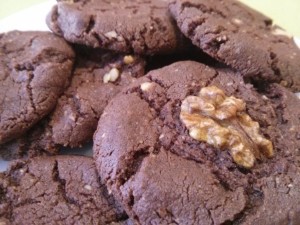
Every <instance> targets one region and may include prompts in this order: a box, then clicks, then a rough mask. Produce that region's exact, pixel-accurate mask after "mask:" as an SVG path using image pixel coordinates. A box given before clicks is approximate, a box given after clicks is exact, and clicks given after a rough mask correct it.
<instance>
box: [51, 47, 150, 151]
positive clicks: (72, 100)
mask: <svg viewBox="0 0 300 225" xmlns="http://www.w3.org/2000/svg"><path fill="white" fill-rule="evenodd" d="M144 67H145V61H144V60H143V59H142V58H141V57H139V56H134V55H126V54H118V53H114V52H111V51H104V50H92V49H85V48H84V49H81V50H80V51H79V50H78V59H77V62H76V65H75V69H74V72H73V77H72V81H71V84H70V86H69V87H68V89H67V90H66V91H65V92H64V93H63V95H62V96H61V97H60V99H59V101H58V104H57V106H56V108H55V110H54V112H53V113H52V115H51V116H50V120H49V128H48V132H51V139H52V141H53V143H54V144H58V145H61V146H69V147H80V146H81V145H83V144H85V143H87V142H89V141H91V140H92V137H93V134H94V132H95V130H96V128H97V124H98V120H99V118H100V116H101V114H102V112H103V110H104V108H105V106H106V105H107V104H108V102H109V101H110V100H111V99H112V97H114V96H115V95H116V94H117V93H119V92H120V91H121V90H122V88H124V87H127V86H129V85H130V84H131V83H132V82H134V81H135V80H136V79H137V78H138V77H141V76H143V75H144V69H145V68H144Z"/></svg>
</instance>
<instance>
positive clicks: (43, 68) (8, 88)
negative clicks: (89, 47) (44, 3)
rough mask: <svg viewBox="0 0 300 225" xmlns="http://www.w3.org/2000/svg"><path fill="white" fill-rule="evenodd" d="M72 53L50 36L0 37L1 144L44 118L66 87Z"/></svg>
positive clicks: (13, 32) (46, 33)
mask: <svg viewBox="0 0 300 225" xmlns="http://www.w3.org/2000/svg"><path fill="white" fill-rule="evenodd" d="M73 60H74V52H73V50H72V49H71V47H70V46H69V45H68V44H67V43H66V42H65V41H64V40H63V39H61V38H60V37H57V36H56V35H54V34H52V33H50V32H19V31H12V32H9V33H5V34H1V35H0V144H3V143H5V142H7V141H9V140H12V139H15V138H17V137H19V136H20V135H22V134H24V132H26V131H27V130H28V129H29V128H30V127H32V126H33V125H34V124H35V123H37V122H38V121H39V120H40V119H41V118H43V117H44V116H45V115H47V114H48V113H49V112H50V111H51V110H52V109H53V107H54V106H55V104H56V102H57V99H58V97H59V96H60V94H61V93H62V92H63V90H64V88H65V87H66V85H67V83H68V79H69V77H70V75H71V70H72V66H73Z"/></svg>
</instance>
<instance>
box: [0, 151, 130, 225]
mask: <svg viewBox="0 0 300 225" xmlns="http://www.w3.org/2000/svg"><path fill="white" fill-rule="evenodd" d="M0 177H1V181H0V206H1V207H0V222H1V224H10V223H11V224H118V222H120V223H121V222H123V221H125V220H126V219H127V215H126V214H125V213H124V211H123V210H122V208H121V207H120V206H119V205H118V204H117V203H116V202H115V200H114V198H113V197H112V196H111V195H109V194H108V192H107V189H106V187H105V186H104V185H102V184H100V183H99V177H98V175H97V172H96V168H95V166H94V163H93V160H92V159H91V158H88V157H81V156H57V157H44V158H43V157H41V158H34V159H31V160H28V161H16V162H14V163H13V164H12V166H11V167H10V169H9V170H8V171H7V172H5V173H3V174H1V175H0Z"/></svg>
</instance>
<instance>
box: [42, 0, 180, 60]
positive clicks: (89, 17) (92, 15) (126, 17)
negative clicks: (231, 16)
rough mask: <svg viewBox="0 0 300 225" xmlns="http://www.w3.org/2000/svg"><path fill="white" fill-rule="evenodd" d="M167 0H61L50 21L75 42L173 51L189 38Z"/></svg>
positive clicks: (143, 50)
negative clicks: (180, 26) (169, 7)
mask: <svg viewBox="0 0 300 225" xmlns="http://www.w3.org/2000/svg"><path fill="white" fill-rule="evenodd" d="M168 2H169V1H168V0H151V1H148V0H125V1H121V0H113V1H106V0H94V1H92V0H87V1H86V0H80V1H58V3H57V5H56V6H54V8H53V9H52V11H51V12H50V14H49V15H48V18H47V24H48V26H49V27H50V29H51V30H53V32H54V33H56V34H59V35H62V36H63V37H64V38H65V39H66V40H68V41H70V42H74V43H79V44H85V45H89V46H92V47H101V48H105V49H111V50H115V51H119V52H129V53H136V54H147V55H149V54H150V55H153V54H159V53H161V54H163V53H173V52H176V51H178V50H179V49H182V48H183V47H184V46H185V44H184V43H185V41H186V40H184V36H183V35H182V34H181V32H180V31H179V30H178V28H177V26H176V23H175V21H173V19H172V18H171V16H170V15H169V12H168Z"/></svg>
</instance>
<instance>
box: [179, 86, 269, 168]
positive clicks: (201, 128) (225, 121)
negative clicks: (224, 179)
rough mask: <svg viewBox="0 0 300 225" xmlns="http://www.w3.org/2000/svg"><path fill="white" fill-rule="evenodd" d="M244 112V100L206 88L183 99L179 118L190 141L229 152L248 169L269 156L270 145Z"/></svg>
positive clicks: (210, 87) (256, 125)
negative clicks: (185, 128)
mask: <svg viewBox="0 0 300 225" xmlns="http://www.w3.org/2000/svg"><path fill="white" fill-rule="evenodd" d="M245 109H246V104H245V102H244V101H243V100H241V99H238V98H235V97H234V96H230V97H228V96H226V95H225V93H224V92H223V91H222V90H221V89H219V88H217V87H215V86H209V87H204V88H202V89H201V90H200V92H199V95H198V96H188V97H187V98H186V99H184V101H183V102H182V105H181V113H180V119H181V121H182V122H183V123H184V125H185V126H186V127H187V129H188V130H189V134H190V136H191V137H192V138H194V139H196V140H198V141H203V142H206V143H208V144H210V145H212V146H214V147H215V148H220V149H222V150H224V149H229V150H230V153H231V155H232V158H233V160H234V161H235V162H236V163H237V164H238V165H240V166H243V167H245V168H248V169H249V168H251V167H253V165H254V163H255V161H256V159H261V158H262V157H263V156H265V157H267V158H270V157H272V156H273V145H272V142H271V141H269V140H267V139H266V138H264V137H263V136H262V135H260V134H259V124H258V123H257V122H255V121H253V120H252V119H251V117H250V116H249V115H247V113H246V110H245Z"/></svg>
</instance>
